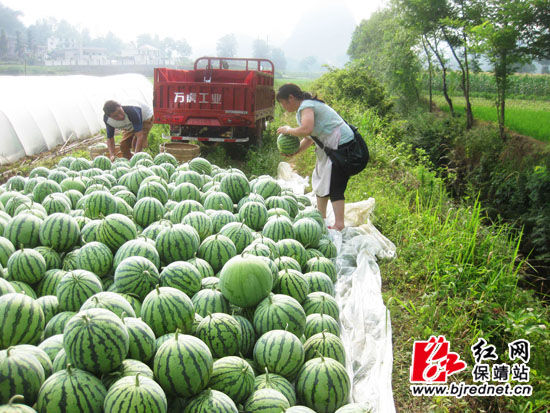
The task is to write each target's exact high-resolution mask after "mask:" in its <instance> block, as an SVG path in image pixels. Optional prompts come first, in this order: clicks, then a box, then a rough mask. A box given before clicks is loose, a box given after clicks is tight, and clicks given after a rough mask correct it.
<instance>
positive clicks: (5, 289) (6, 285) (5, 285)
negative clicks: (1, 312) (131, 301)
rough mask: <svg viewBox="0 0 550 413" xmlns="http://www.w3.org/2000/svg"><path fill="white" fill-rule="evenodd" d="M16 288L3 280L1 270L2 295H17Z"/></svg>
mask: <svg viewBox="0 0 550 413" xmlns="http://www.w3.org/2000/svg"><path fill="white" fill-rule="evenodd" d="M15 292H16V291H15V288H14V287H13V285H11V283H10V282H9V281H7V280H5V279H4V278H2V270H1V269H0V295H4V294H9V293H15Z"/></svg>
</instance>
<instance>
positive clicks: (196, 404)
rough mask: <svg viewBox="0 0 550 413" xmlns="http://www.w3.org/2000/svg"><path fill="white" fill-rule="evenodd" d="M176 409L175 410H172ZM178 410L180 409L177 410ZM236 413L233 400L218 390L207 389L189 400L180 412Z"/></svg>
mask: <svg viewBox="0 0 550 413" xmlns="http://www.w3.org/2000/svg"><path fill="white" fill-rule="evenodd" d="M174 411H176V410H174ZM177 411H178V412H180V411H182V410H179V409H178V410H177ZM210 412H216V413H238V410H237V407H236V406H235V403H234V402H233V400H231V398H230V397H228V396H227V395H226V394H225V393H222V392H221V391H218V390H212V389H207V390H204V391H203V392H201V393H199V394H198V395H196V396H195V397H193V398H192V399H190V400H189V402H188V404H187V406H186V407H185V408H184V409H183V411H182V413H210Z"/></svg>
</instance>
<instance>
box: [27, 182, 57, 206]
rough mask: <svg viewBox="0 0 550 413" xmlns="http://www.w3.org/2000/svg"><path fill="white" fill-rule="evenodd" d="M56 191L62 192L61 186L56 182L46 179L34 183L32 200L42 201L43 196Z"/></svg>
mask: <svg viewBox="0 0 550 413" xmlns="http://www.w3.org/2000/svg"><path fill="white" fill-rule="evenodd" d="M56 192H63V190H62V189H61V186H60V185H59V184H58V183H57V182H55V181H52V180H50V179H47V180H45V181H42V182H39V183H37V184H36V186H35V187H34V189H33V190H32V195H33V200H34V202H38V203H42V201H43V200H44V198H46V197H47V196H48V195H50V194H53V193H56Z"/></svg>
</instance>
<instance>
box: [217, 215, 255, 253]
mask: <svg viewBox="0 0 550 413" xmlns="http://www.w3.org/2000/svg"><path fill="white" fill-rule="evenodd" d="M219 234H221V235H225V236H226V237H227V238H229V239H230V240H231V241H233V244H234V245H235V248H236V250H237V254H240V253H241V252H243V250H244V249H245V248H246V247H247V246H248V245H250V243H251V242H252V241H253V239H254V236H253V235H252V230H251V229H250V228H248V227H247V226H246V225H245V224H244V223H238V222H230V223H228V224H225V225H224V226H223V227H222V228H221V229H220V231H219Z"/></svg>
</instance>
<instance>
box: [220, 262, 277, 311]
mask: <svg viewBox="0 0 550 413" xmlns="http://www.w3.org/2000/svg"><path fill="white" fill-rule="evenodd" d="M272 285H273V277H272V275H271V270H270V269H269V267H268V265H267V264H266V263H265V261H264V260H263V259H262V257H256V256H253V255H247V256H242V255H237V256H235V257H233V258H231V259H230V260H229V261H227V263H226V264H225V265H224V267H223V269H222V271H221V272H220V290H221V292H222V294H223V296H224V297H225V298H226V299H227V300H228V301H229V302H230V303H231V304H233V305H236V306H239V307H253V306H255V305H256V304H258V303H259V302H260V301H261V300H263V299H264V298H265V297H267V296H268V295H269V293H270V291H271V288H272Z"/></svg>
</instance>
